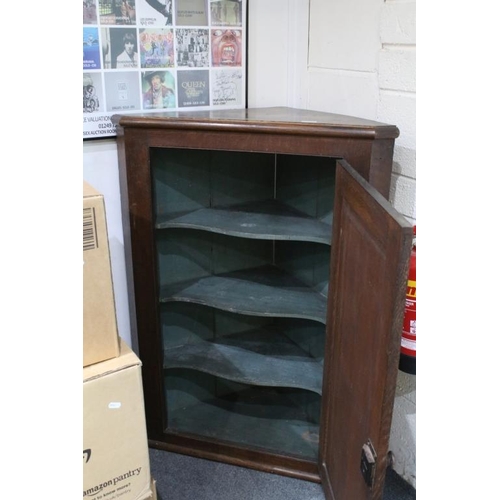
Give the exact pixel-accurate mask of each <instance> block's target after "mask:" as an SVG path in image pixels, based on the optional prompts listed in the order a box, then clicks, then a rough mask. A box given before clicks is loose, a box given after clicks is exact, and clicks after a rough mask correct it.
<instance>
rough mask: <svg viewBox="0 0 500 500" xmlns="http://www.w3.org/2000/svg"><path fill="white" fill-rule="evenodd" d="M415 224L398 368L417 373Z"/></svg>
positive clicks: (412, 373)
mask: <svg viewBox="0 0 500 500" xmlns="http://www.w3.org/2000/svg"><path fill="white" fill-rule="evenodd" d="M416 236H417V226H413V248H412V250H411V255H410V270H409V272H408V283H407V287H406V302H405V316H404V321H403V333H402V336H401V352H400V354H399V369H400V370H401V371H403V372H405V373H409V374H411V375H416V373H417V367H416V365H417V242H416V241H417V238H416Z"/></svg>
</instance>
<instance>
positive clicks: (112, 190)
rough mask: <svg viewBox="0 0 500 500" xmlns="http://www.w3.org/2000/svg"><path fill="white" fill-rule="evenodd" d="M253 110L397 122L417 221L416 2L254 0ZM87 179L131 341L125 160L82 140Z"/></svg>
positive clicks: (407, 402)
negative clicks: (122, 179) (122, 187)
mask: <svg viewBox="0 0 500 500" xmlns="http://www.w3.org/2000/svg"><path fill="white" fill-rule="evenodd" d="M249 6H250V11H249V47H248V50H249V54H248V62H249V71H248V77H247V79H248V95H249V106H250V107H263V106H292V107H299V108H309V109H313V110H320V111H330V112H335V113H340V114H348V115H354V116H359V117H363V118H368V119H375V120H379V121H382V122H386V123H390V124H394V125H397V126H398V128H399V129H400V137H399V138H398V139H396V146H395V153H394V168H393V178H392V184H391V194H390V201H391V202H392V204H393V205H394V206H395V207H396V208H397V209H398V210H399V211H400V212H401V213H402V214H403V215H405V216H406V217H407V218H408V219H409V220H410V222H415V220H416V208H415V207H416V203H415V198H416V159H415V158H416V154H415V151H416V130H415V101H416V83H415V82H416V75H415V67H416V65H415V51H416V46H415V38H416V37H415V18H416V14H415V1H414V0H386V1H384V0H336V1H334V2H332V1H331V0H310V1H308V0H272V1H270V0H250V2H249ZM83 176H84V179H85V180H87V181H89V182H90V183H91V184H93V185H94V186H95V187H96V188H97V189H99V190H100V191H101V192H103V193H104V196H105V200H106V210H107V220H108V231H109V234H110V241H111V257H112V266H113V278H114V282H115V293H116V307H117V315H118V325H119V329H120V336H122V338H124V339H125V341H127V342H129V343H130V324H129V319H128V305H127V299H126V292H125V290H126V283H125V267H124V251H123V235H122V225H121V212H120V203H119V198H120V195H119V186H118V160H117V157H116V144H115V141H114V140H113V139H110V140H105V141H93V142H84V147H83ZM415 436H416V377H414V376H411V375H406V374H404V373H402V372H400V375H399V379H398V388H397V394H396V402H395V406H394V416H393V425H392V429H391V440H390V449H391V450H392V451H393V453H394V459H395V463H394V467H395V470H396V471H397V472H398V473H399V474H400V475H401V476H403V477H404V478H405V479H406V480H407V481H408V482H410V483H411V484H413V485H414V486H416V458H415V454H416V438H415Z"/></svg>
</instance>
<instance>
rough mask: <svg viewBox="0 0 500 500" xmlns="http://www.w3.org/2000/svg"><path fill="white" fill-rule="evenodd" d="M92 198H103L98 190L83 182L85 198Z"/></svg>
mask: <svg viewBox="0 0 500 500" xmlns="http://www.w3.org/2000/svg"><path fill="white" fill-rule="evenodd" d="M90 196H102V194H101V193H99V191H97V189H95V188H94V187H92V186H91V185H90V184H89V183H88V182H85V181H83V197H84V198H89V197H90Z"/></svg>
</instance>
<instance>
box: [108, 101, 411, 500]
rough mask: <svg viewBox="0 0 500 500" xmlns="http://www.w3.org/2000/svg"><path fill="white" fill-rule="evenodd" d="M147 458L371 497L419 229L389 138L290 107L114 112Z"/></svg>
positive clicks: (384, 442)
mask: <svg viewBox="0 0 500 500" xmlns="http://www.w3.org/2000/svg"><path fill="white" fill-rule="evenodd" d="M113 122H114V123H115V125H116V127H117V141H118V153H119V166H120V186H121V200H122V213H123V223H124V235H125V248H126V259H127V269H128V271H129V276H128V286H129V295H130V311H131V315H132V339H133V340H132V343H133V347H134V349H135V350H136V352H138V354H139V356H140V357H141V360H142V362H143V383H144V399H145V406H146V418H147V429H148V436H149V439H150V446H152V447H155V448H161V449H165V450H169V451H173V452H177V453H184V454H189V455H193V456H197V457H202V458H206V459H212V460H218V461H224V462H228V463H232V464H236V465H241V466H245V467H251V468H255V469H259V470H262V471H267V472H274V473H278V474H284V475H288V476H292V477H297V478H301V479H306V480H310V481H317V482H321V483H322V484H323V488H324V490H325V495H326V498H328V499H332V500H333V499H334V498H335V500H361V499H375V500H376V499H380V498H381V497H382V491H383V485H384V478H385V468H386V462H387V453H388V442H389V432H390V426H391V418H392V410H393V404H394V395H395V387H396V378H397V371H398V361H399V349H400V338H401V328H402V321H403V310H404V299H405V289H406V279H407V271H408V262H409V255H410V250H411V240H412V227H411V225H410V224H409V223H408V222H407V221H406V220H405V219H404V218H403V217H402V216H400V215H399V214H398V213H397V212H396V211H395V210H394V209H393V208H392V207H391V206H390V204H389V202H388V201H387V196H388V193H389V185H390V177H391V169H392V155H393V147H394V140H395V138H396V137H397V136H398V133H399V132H398V129H397V128H396V127H395V126H392V125H385V124H382V123H377V122H373V121H367V120H362V119H358V118H353V117H348V116H342V115H335V114H329V113H322V112H313V111H306V110H299V109H291V108H262V109H243V110H228V111H220V112H215V111H203V112H187V113H164V114H154V115H151V114H148V115H139V114H137V115H115V116H114V117H113Z"/></svg>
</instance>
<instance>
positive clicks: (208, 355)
mask: <svg viewBox="0 0 500 500" xmlns="http://www.w3.org/2000/svg"><path fill="white" fill-rule="evenodd" d="M163 359H164V365H163V366H164V368H189V369H192V370H198V371H201V372H205V373H210V374H212V375H216V376H218V377H222V378H224V379H227V380H232V381H235V382H240V383H244V384H248V385H260V386H268V387H293V388H297V389H305V390H309V391H312V392H315V393H317V394H321V384H322V380H323V364H322V360H316V359H314V358H312V357H310V356H308V355H307V354H306V353H305V352H304V351H303V350H302V349H300V347H298V346H297V345H296V344H294V343H293V342H292V341H291V340H289V339H287V337H286V336H284V335H283V334H282V333H281V332H279V331H250V332H248V331H247V332H244V333H238V334H233V335H228V336H224V337H222V338H220V339H218V340H216V341H213V342H196V343H190V344H185V345H180V346H177V347H173V348H170V349H167V350H165V353H164V358H163Z"/></svg>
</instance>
